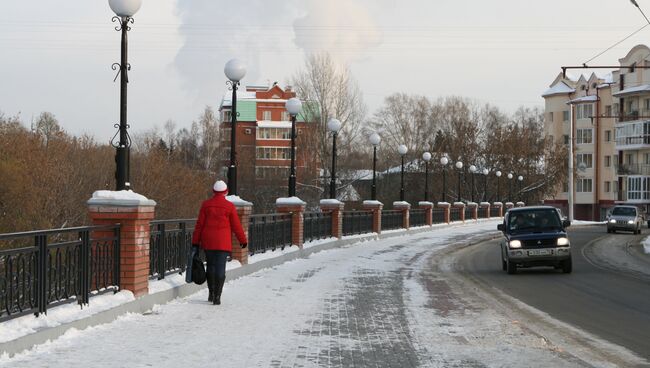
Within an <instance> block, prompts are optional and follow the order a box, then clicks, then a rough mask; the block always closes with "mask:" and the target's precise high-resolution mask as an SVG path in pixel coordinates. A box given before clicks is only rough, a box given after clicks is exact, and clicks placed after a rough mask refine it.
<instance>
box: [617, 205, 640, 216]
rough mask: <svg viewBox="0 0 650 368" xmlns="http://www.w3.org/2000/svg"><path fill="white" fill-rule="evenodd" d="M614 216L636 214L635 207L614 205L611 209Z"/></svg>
mask: <svg viewBox="0 0 650 368" xmlns="http://www.w3.org/2000/svg"><path fill="white" fill-rule="evenodd" d="M612 215H614V216H636V208H631V207H614V209H613V210H612Z"/></svg>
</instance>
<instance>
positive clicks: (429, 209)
mask: <svg viewBox="0 0 650 368" xmlns="http://www.w3.org/2000/svg"><path fill="white" fill-rule="evenodd" d="M418 206H419V207H420V209H423V210H424V211H425V215H424V218H425V220H424V221H425V223H426V224H427V225H429V226H431V225H433V203H432V202H425V201H422V202H418Z"/></svg>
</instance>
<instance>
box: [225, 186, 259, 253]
mask: <svg viewBox="0 0 650 368" xmlns="http://www.w3.org/2000/svg"><path fill="white" fill-rule="evenodd" d="M226 199H227V200H229V201H230V202H231V203H232V204H234V205H235V207H237V215H238V216H239V222H241V226H242V228H244V233H245V234H246V239H248V223H249V222H250V216H251V213H252V212H253V204H252V203H251V202H248V201H245V200H243V199H241V198H239V197H238V196H226ZM231 255H232V259H236V260H238V261H239V263H241V264H242V265H245V264H248V248H245V249H242V248H241V247H240V246H239V241H238V240H237V237H236V236H233V237H232V253H231Z"/></svg>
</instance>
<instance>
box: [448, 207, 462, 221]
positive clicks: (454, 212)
mask: <svg viewBox="0 0 650 368" xmlns="http://www.w3.org/2000/svg"><path fill="white" fill-rule="evenodd" d="M460 211H461V210H460V208H458V207H451V208H450V209H449V221H460Z"/></svg>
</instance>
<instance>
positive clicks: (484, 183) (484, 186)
mask: <svg viewBox="0 0 650 368" xmlns="http://www.w3.org/2000/svg"><path fill="white" fill-rule="evenodd" d="M489 173H490V170H488V169H483V176H484V177H485V178H484V180H483V202H486V201H487V200H488V195H487V177H488V174H489Z"/></svg>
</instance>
